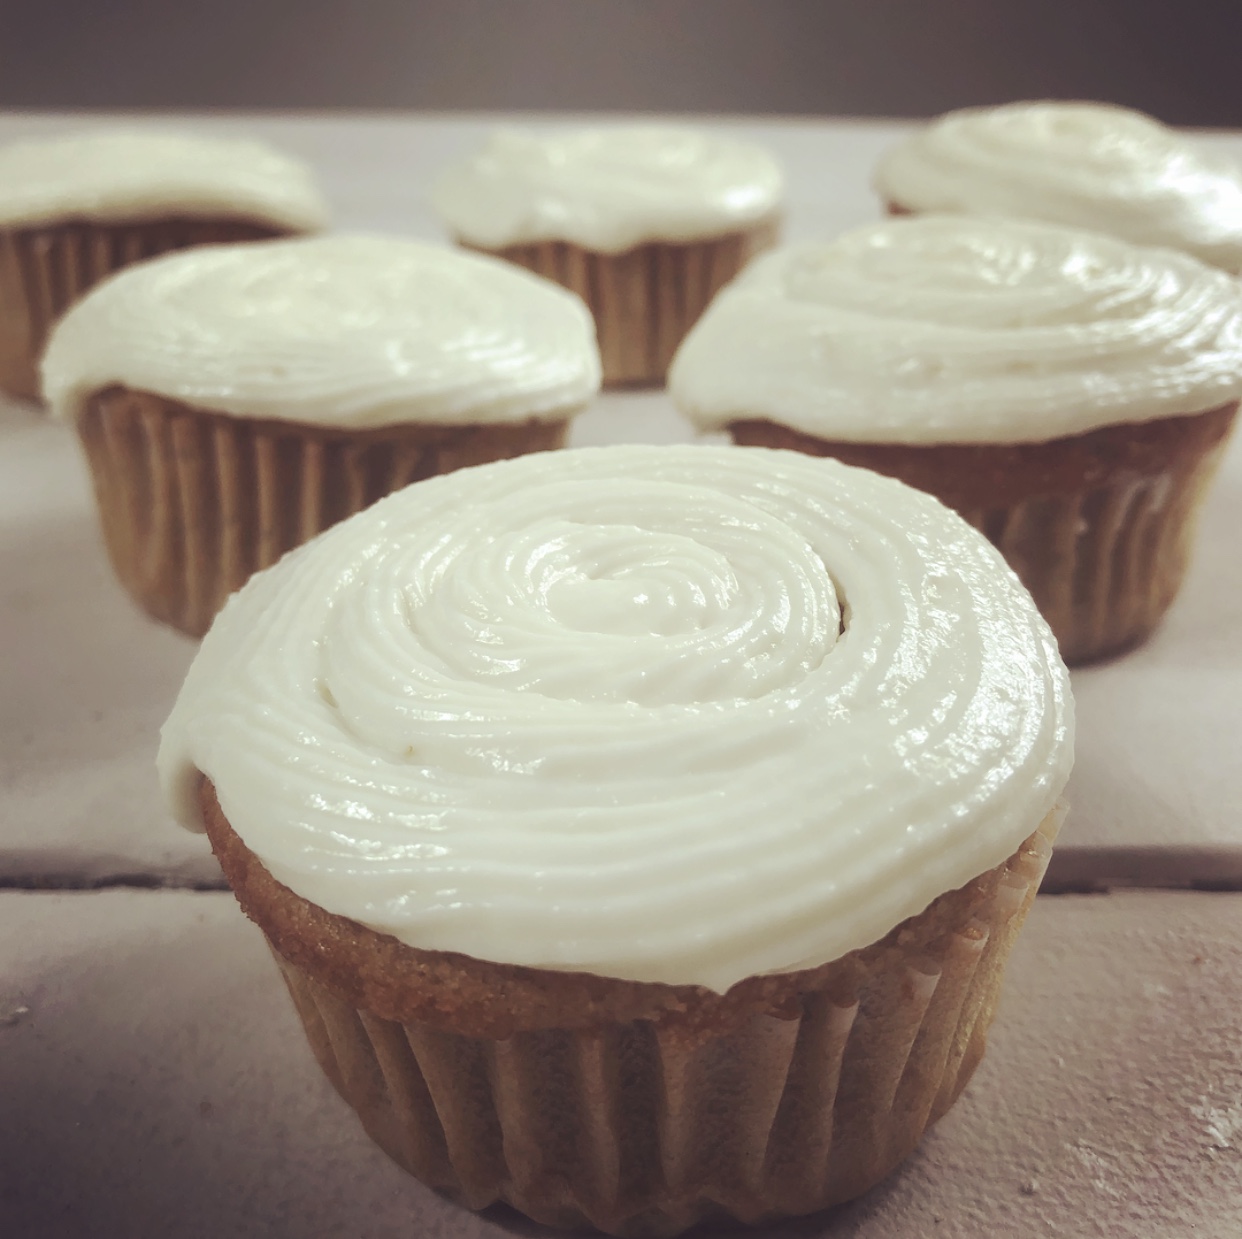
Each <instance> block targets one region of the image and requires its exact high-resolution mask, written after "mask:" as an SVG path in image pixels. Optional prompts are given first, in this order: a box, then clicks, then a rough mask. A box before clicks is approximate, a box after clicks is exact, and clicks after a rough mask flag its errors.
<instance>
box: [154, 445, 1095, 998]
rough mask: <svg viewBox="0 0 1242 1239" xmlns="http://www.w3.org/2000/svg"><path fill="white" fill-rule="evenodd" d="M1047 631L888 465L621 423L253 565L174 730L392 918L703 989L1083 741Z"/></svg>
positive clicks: (1002, 573) (895, 905)
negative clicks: (606, 437)
mask: <svg viewBox="0 0 1242 1239" xmlns="http://www.w3.org/2000/svg"><path fill="white" fill-rule="evenodd" d="M1072 731H1073V720H1072V702H1071V698H1070V692H1069V681H1068V677H1067V673H1066V671H1065V667H1064V665H1063V664H1062V662H1061V659H1060V657H1059V655H1058V653H1057V647H1056V642H1055V640H1054V639H1053V637H1052V636H1051V634H1050V633H1049V631H1048V628H1047V626H1046V625H1045V623H1044V621H1043V620H1042V619H1041V618H1040V616H1039V615H1038V613H1037V612H1036V610H1035V607H1034V605H1033V604H1032V602H1031V599H1030V596H1029V595H1028V594H1027V592H1026V591H1025V590H1024V589H1023V588H1022V587H1021V585H1020V584H1019V583H1018V581H1017V578H1016V577H1014V575H1013V574H1012V573H1011V572H1010V571H1009V569H1008V568H1007V567H1006V566H1005V564H1004V563H1003V561H1002V560H1001V558H1000V556H999V555H998V554H997V552H996V551H995V550H994V549H993V548H992V547H991V546H990V545H988V543H987V542H986V541H985V540H984V539H983V538H982V536H981V535H979V534H978V533H976V532H975V531H974V530H973V529H971V528H970V527H969V526H967V525H966V524H965V523H964V522H963V521H962V520H960V519H959V518H958V517H956V516H955V515H953V514H952V513H951V512H949V511H948V510H947V509H946V508H944V507H943V506H941V505H940V504H939V503H937V502H936V501H935V500H934V499H932V498H930V497H928V496H926V495H923V494H920V493H919V492H917V491H914V490H912V489H910V488H908V487H905V486H902V485H901V484H900V483H897V482H894V481H891V480H889V479H887V478H882V477H879V476H878V475H875V474H872V473H869V472H866V471H863V470H856V469H850V468H847V467H845V466H843V465H840V464H838V463H836V462H833V461H824V460H816V459H813V458H810V457H807V456H802V455H799V454H795V453H786V452H770V451H765V450H761V449H747V448H730V447H707V446H701V445H682V446H676V447H612V448H604V449H581V450H576V451H564V452H555V453H546V454H542V455H536V456H528V457H525V458H522V459H518V460H514V461H506V462H502V463H500V464H497V465H485V466H482V467H480V468H473V469H465V470H461V471H459V472H457V473H454V474H451V475H448V476H444V477H439V478H435V479H433V480H431V481H428V482H420V483H418V484H417V485H415V486H412V487H409V488H407V489H406V490H404V491H401V492H399V493H397V494H395V495H393V496H391V497H389V498H387V499H384V500H382V501H381V502H379V503H378V504H376V505H375V506H373V507H372V508H370V509H368V510H367V511H366V512H364V513H361V514H360V515H358V516H355V517H353V518H351V519H350V520H348V521H345V522H344V523H343V524H341V525H338V526H336V527H335V528H333V529H331V530H329V531H328V532H327V533H325V534H323V535H322V536H321V537H319V538H317V539H316V540H315V541H313V542H312V543H310V544H308V545H307V546H304V547H302V548H301V549H299V550H297V551H294V552H292V553H291V554H290V555H288V556H286V557H285V559H283V560H282V561H281V562H280V563H279V564H278V565H277V566H275V567H274V568H272V569H270V570H268V571H266V572H262V573H259V574H258V575H256V576H255V577H254V578H252V579H251V581H250V582H249V583H248V584H247V585H246V586H245V587H244V588H243V589H242V590H241V592H240V593H238V594H236V595H234V596H233V598H232V599H230V601H229V603H228V605H227V606H226V607H225V609H224V611H223V612H222V613H221V614H220V615H219V616H218V617H217V619H216V622H215V624H214V626H213V627H212V629H211V631H210V632H209V633H208V635H207V637H206V639H205V640H204V642H203V645H202V647H201V649H200V651H199V653H198V656H197V657H196V659H195V661H194V664H193V666H192V667H191V669H190V673H189V676H188V677H187V679H186V682H185V686H184V687H183V689H182V691H181V695H180V697H179V698H178V700H177V704H176V706H175V708H174V709H173V712H172V714H171V716H170V717H169V719H168V721H167V723H166V724H165V726H164V729H163V740H162V744H161V747H160V755H159V767H160V773H161V777H162V780H163V783H164V786H165V790H166V793H167V795H168V796H169V799H170V803H171V804H172V806H173V807H174V810H175V812H176V814H177V816H178V818H179V819H180V820H181V821H182V822H183V823H185V824H187V825H189V826H192V827H193V826H196V825H199V824H200V819H199V812H198V807H197V802H196V799H195V789H196V782H197V772H199V771H201V772H203V773H205V774H206V775H207V776H208V777H210V778H211V780H212V781H213V783H214V784H215V787H216V791H217V793H218V795H219V799H220V803H221V806H222V808H223V810H224V813H225V815H226V816H227V818H228V819H229V821H230V822H231V824H232V825H233V827H234V829H235V830H236V831H237V833H238V834H239V835H240V836H241V838H242V839H243V840H244V841H245V843H246V844H247V845H248V846H249V847H250V848H251V849H252V850H253V851H254V852H255V853H256V854H257V855H258V856H259V857H260V858H261V859H262V860H263V862H264V864H265V865H266V866H267V867H268V869H269V870H270V871H271V872H272V873H273V874H274V875H275V876H276V877H277V878H279V879H280V880H281V881H282V882H284V883H286V884H287V885H288V886H289V887H291V888H292V889H293V890H294V891H296V892H298V893H299V894H301V895H302V896H304V897H305V898H307V899H310V900H312V901H313V902H315V903H317V904H319V905H320V906H322V907H324V908H326V909H328V910H329V911H332V912H336V913H340V914H342V915H345V916H348V917H352V918H354V919H355V920H358V921H360V922H362V923H364V924H367V925H370V926H373V927H375V928H376V929H379V930H383V931H385V932H388V933H391V934H394V935H396V936H397V937H398V938H400V939H401V940H403V941H405V942H408V943H411V944H413V945H416V946H419V947H424V948H431V949H442V950H450V951H458V952H464V953H465V954H468V955H471V956H474V957H476V958H480V959H486V960H491V961H497V962H502V963H514V964H526V965H534V966H538V967H547V968H554V969H572V970H585V971H589V972H592V973H596V974H599V975H604V976H613V977H621V978H631V979H638V980H658V981H665V982H672V983H697V984H700V985H704V986H708V987H710V988H712V989H715V990H718V991H723V990H725V989H726V988H728V987H729V986H730V985H732V984H733V983H735V982H737V981H739V980H741V979H742V978H744V977H746V976H750V975H754V974H763V973H771V972H779V971H785V970H789V969H796V968H799V967H803V966H810V965H815V964H819V963H822V962H825V961H827V960H829V959H832V958H835V957H837V956H839V955H840V954H842V953H843V952H846V951H849V950H850V949H852V948H855V947H861V946H864V945H866V944H868V943H870V942H872V941H874V940H875V939H877V938H879V937H881V936H882V935H883V934H885V933H886V932H887V931H888V930H889V929H891V928H892V927H893V926H894V925H896V924H897V923H899V922H900V921H901V920H902V919H903V918H905V917H907V916H910V915H912V914H915V913H917V912H919V911H920V910H921V909H923V908H924V907H925V906H926V905H927V904H928V903H929V902H930V901H931V900H932V899H933V898H935V897H936V896H937V895H939V894H941V893H943V892H944V891H946V890H949V889H951V888H955V887H957V886H958V885H960V884H962V883H964V882H966V881H968V880H969V879H971V878H973V877H975V876H977V875H978V874H980V873H982V872H983V871H985V870H987V869H988V868H990V867H991V866H993V865H996V864H998V863H1000V862H1001V861H1002V860H1003V859H1004V858H1005V857H1007V856H1008V855H1010V854H1011V853H1012V852H1013V851H1014V850H1015V848H1016V847H1017V845H1018V844H1019V843H1020V842H1021V841H1022V839H1023V838H1025V836H1026V835H1028V834H1029V833H1030V832H1031V831H1033V830H1034V828H1035V827H1036V826H1037V825H1038V824H1039V822H1040V821H1041V820H1042V819H1043V817H1044V816H1045V814H1047V813H1048V812H1049V810H1050V809H1051V807H1052V806H1053V805H1054V803H1055V801H1056V799H1057V797H1058V794H1059V793H1060V792H1061V790H1062V788H1063V787H1064V785H1065V782H1066V778H1067V777H1068V774H1069V769H1070V764H1071V761H1072V753H1071V748H1072Z"/></svg>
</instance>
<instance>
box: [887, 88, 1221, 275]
mask: <svg viewBox="0 0 1242 1239" xmlns="http://www.w3.org/2000/svg"><path fill="white" fill-rule="evenodd" d="M875 187H876V190H877V191H878V192H879V193H880V195H881V196H882V197H883V198H885V199H886V200H887V201H889V202H890V203H892V204H894V205H896V206H901V207H905V208H907V209H908V210H913V211H953V212H959V211H961V212H967V213H970V214H984V215H988V214H995V215H1013V216H1017V217H1018V218H1019V219H1043V220H1048V221H1049V222H1050V223H1055V224H1067V225H1070V226H1072V227H1077V228H1090V229H1093V230H1095V231H1098V232H1107V233H1111V234H1112V235H1114V236H1118V237H1122V238H1123V239H1125V240H1127V241H1132V242H1134V243H1135V244H1137V245H1166V246H1169V247H1170V248H1172V249H1179V250H1183V251H1185V252H1186V253H1189V254H1194V255H1195V257H1197V258H1199V259H1201V260H1202V261H1203V262H1206V263H1208V264H1210V265H1212V266H1216V267H1222V268H1223V269H1225V270H1226V271H1234V272H1236V271H1239V270H1242V168H1239V167H1237V166H1236V165H1235V164H1232V163H1229V162H1227V161H1225V160H1221V159H1218V158H1216V157H1214V156H1212V155H1210V154H1208V153H1207V152H1205V151H1201V150H1199V149H1198V148H1197V147H1195V146H1193V145H1192V144H1191V143H1190V142H1188V141H1187V140H1186V139H1185V138H1183V137H1181V136H1180V135H1179V134H1177V133H1175V132H1174V131H1173V130H1171V129H1168V128H1166V127H1165V126H1164V125H1162V124H1160V123H1159V122H1158V121H1155V120H1153V119H1152V118H1151V117H1150V116H1145V115H1144V114H1143V113H1142V112H1132V111H1130V110H1129V109H1127V108H1119V107H1113V106H1111V105H1106V104H1101V103H1050V102H1045V103H1013V104H1009V105H1007V106H1005V107H998V108H968V109H965V110H963V111H960V112H950V113H949V114H948V115H947V116H942V117H941V118H940V119H939V120H937V121H935V122H933V123H932V124H931V125H928V126H927V127H926V128H924V129H922V130H920V131H919V132H918V133H916V134H914V135H913V136H912V137H910V138H908V139H907V140H906V141H905V142H903V143H901V145H899V146H897V147H896V148H894V149H893V150H891V151H889V152H888V154H887V155H886V156H885V157H884V159H883V160H882V161H881V163H880V166H879V167H878V169H877V170H876V174H875Z"/></svg>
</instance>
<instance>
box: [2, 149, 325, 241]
mask: <svg viewBox="0 0 1242 1239" xmlns="http://www.w3.org/2000/svg"><path fill="white" fill-rule="evenodd" d="M169 217H179V218H187V217H188V218H198V219H201V218H229V219H233V218H237V219H246V220H254V221H257V222H261V223H270V224H274V225H278V226H280V227H283V228H288V229H290V230H291V231H295V232H313V231H316V230H317V229H320V228H322V227H323V226H324V224H325V223H326V222H327V217H328V210H327V205H326V203H325V202H324V199H323V195H322V194H320V192H319V190H318V188H317V187H316V185H315V182H314V180H313V179H312V177H311V174H310V171H309V170H308V169H307V168H306V167H305V166H304V165H302V164H300V163H298V162H297V161H296V160H294V159H290V158H289V157H288V156H287V155H282V154H280V152H279V151H274V150H272V149H271V147H268V146H264V145H263V144H262V143H259V142H250V141H244V140H241V139H237V138H207V137H201V136H196V135H192V134H174V133H158V132H149V131H146V130H133V131H130V130H99V131H92V132H89V133H80V134H73V135H70V136H68V137H54V138H40V139H31V140H28V141H24V142H17V143H14V144H13V145H11V146H5V147H0V226H3V227H7V228H13V227H22V226H29V225H33V224H48V223H56V222H59V221H62V220H95V221H97V222H101V223H121V222H139V221H142V220H150V219H166V218H169Z"/></svg>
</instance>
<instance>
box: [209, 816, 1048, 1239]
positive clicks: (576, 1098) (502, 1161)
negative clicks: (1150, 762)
mask: <svg viewBox="0 0 1242 1239" xmlns="http://www.w3.org/2000/svg"><path fill="white" fill-rule="evenodd" d="M1063 812H1064V809H1063V807H1062V806H1058V808H1057V809H1056V810H1054V812H1053V813H1052V814H1050V815H1049V817H1048V819H1047V820H1046V821H1045V822H1044V823H1043V824H1042V825H1041V827H1040V829H1039V830H1038V831H1037V832H1036V834H1034V835H1032V836H1031V838H1030V839H1028V840H1027V841H1026V843H1024V844H1023V846H1022V848H1020V849H1019V850H1018V852H1016V853H1015V854H1014V855H1013V856H1012V857H1011V858H1010V859H1009V860H1008V861H1007V862H1005V864H1004V865H1002V866H1000V867H998V869H997V870H995V871H993V872H992V873H991V874H989V875H986V876H987V877H989V878H993V877H994V878H995V879H996V880H995V881H993V882H992V883H991V884H990V886H988V887H987V888H986V889H987V891H988V893H987V894H986V896H983V897H980V898H979V899H976V900H974V901H971V902H966V903H965V904H964V905H963V906H960V907H957V909H956V910H955V911H954V913H953V919H952V920H951V921H950V922H949V923H947V924H942V925H940V926H938V928H937V931H936V932H935V933H934V934H931V935H930V936H929V935H927V934H924V935H922V936H921V937H920V935H919V933H918V928H919V926H920V922H923V923H924V924H927V923H930V921H923V918H931V920H934V919H935V918H936V917H937V915H938V914H939V915H941V916H943V909H942V908H941V909H939V911H938V905H941V904H942V901H943V900H945V899H948V898H949V897H948V896H946V897H942V900H937V901H936V902H934V903H933V904H932V905H931V907H930V908H929V909H928V910H927V911H926V912H925V913H923V914H921V917H915V918H912V919H911V920H910V921H907V922H905V924H904V925H903V926H901V927H898V929H897V930H894V931H893V933H892V934H890V935H889V936H888V937H887V938H886V939H885V940H884V942H883V944H880V945H882V946H883V947H884V949H883V950H879V951H874V952H872V953H866V952H864V953H856V956H854V957H845V960H844V961H842V963H843V965H847V966H843V967H842V969H841V971H840V972H835V971H833V969H832V968H830V969H828V970H815V971H813V972H808V973H801V974H795V977H796V978H797V979H798V981H799V982H800V981H801V979H802V978H808V979H809V978H815V979H814V980H808V982H807V986H806V988H805V989H793V988H792V986H791V993H790V995H789V997H788V999H787V1000H786V1001H785V1002H784V1003H783V1006H782V1008H781V1009H780V1010H767V1011H756V1012H754V1013H751V1014H747V1015H744V1016H743V1017H741V1018H739V1019H736V1020H731V1021H724V1022H722V1023H721V1024H720V1026H719V1027H717V1028H714V1029H713V1028H712V1027H711V1026H710V1024H709V1025H708V1026H707V1027H706V1028H704V1027H701V1026H700V1027H697V1028H695V1029H694V1030H693V1032H691V1033H687V1030H686V1027H685V1025H684V1024H682V1023H678V1022H677V1021H668V1020H663V1019H660V1018H655V1019H639V1020H632V1021H625V1022H613V1023H605V1024H602V1025H597V1026H592V1027H586V1028H583V1027H572V1028H546V1027H545V1028H537V1029H533V1030H531V1031H517V1032H515V1033H513V1034H512V1035H510V1036H507V1037H504V1038H500V1039H488V1038H482V1037H475V1036H463V1035H458V1034H456V1033H454V1032H452V1031H446V1030H445V1029H444V1028H442V1027H432V1026H429V1025H428V1024H425V1023H419V1022H397V1021H394V1020H391V1019H385V1018H382V1017H380V1016H378V1015H376V1014H374V1013H373V1012H372V1011H370V1010H368V1009H366V1008H360V1007H359V1006H358V1005H357V1004H356V1003H355V1002H351V1001H349V1000H348V999H346V998H344V997H342V996H341V995H340V994H339V993H338V992H337V991H336V990H335V989H333V988H332V987H331V986H329V985H327V984H324V983H323V982H322V981H321V980H317V979H315V978H314V977H313V976H311V975H310V973H309V972H308V971H307V970H306V969H305V968H304V967H302V966H299V965H298V964H295V963H293V962H290V960H289V959H288V958H286V957H285V956H282V954H281V952H280V950H279V949H278V947H277V946H276V945H275V944H274V943H273V944H272V949H273V953H274V954H275V955H276V959H277V962H278V964H279V965H280V968H281V971H282V973H283V975H284V978H285V981H286V983H287V985H288V988H289V991H290V993H291V995H292V997H293V1001H294V1004H295V1006H296V1008H297V1011H298V1014H299V1016H300V1017H301V1021H302V1024H303V1027H304V1028H305V1031H306V1035H307V1037H308V1039H309V1041H310V1045H311V1048H312V1050H313V1051H314V1054H315V1057H316V1058H317V1059H318V1061H319V1063H320V1065H321V1066H322V1068H323V1070H324V1071H325V1073H326V1074H327V1076H328V1078H329V1079H330V1080H331V1081H332V1083H333V1085H334V1086H335V1087H336V1089H337V1091H338V1092H339V1093H340V1094H341V1095H342V1097H344V1098H345V1100H346V1101H347V1102H348V1103H349V1104H350V1105H351V1106H352V1107H353V1108H354V1110H355V1111H356V1112H357V1114H358V1116H359V1118H360V1119H361V1120H362V1124H363V1126H364V1127H365V1128H366V1130H367V1132H368V1133H369V1134H370V1135H371V1137H372V1138H373V1139H374V1140H375V1141H376V1142H377V1143H378V1144H379V1145H380V1147H381V1148H383V1149H384V1150H385V1152H387V1153H388V1154H389V1156H391V1157H392V1158H393V1159H394V1160H395V1161H396V1162H398V1163H399V1164H400V1165H401V1166H403V1167H404V1168H405V1169H407V1170H408V1171H410V1172H411V1173H412V1174H414V1175H416V1176H417V1177H418V1178H419V1179H421V1180H423V1181H424V1182H425V1183H428V1184H430V1185H431V1186H432V1187H435V1188H438V1189H439V1190H441V1191H442V1192H445V1193H447V1194H449V1195H451V1196H453V1197H455V1198H456V1199H458V1200H460V1201H461V1202H462V1203H463V1204H465V1205H467V1206H469V1207H470V1208H474V1209H479V1208H484V1207H486V1206H488V1205H490V1204H492V1203H495V1202H498V1201H503V1202H506V1203H508V1204H509V1205H511V1206H513V1207H514V1208H516V1209H518V1210H519V1211H521V1212H522V1213H524V1214H526V1215H527V1216H528V1217H531V1218H533V1219H535V1220H536V1221H538V1222H541V1223H544V1224H547V1225H550V1226H558V1227H582V1226H593V1227H595V1228H597V1229H599V1230H602V1231H605V1232H607V1233H609V1234H614V1235H624V1236H631V1235H633V1236H649V1235H654V1236H668V1235H676V1234H678V1233H680V1232H681V1231H683V1230H685V1229H686V1228H687V1227H689V1226H692V1225H695V1224H696V1223H698V1222H702V1221H705V1220H712V1219H715V1220H726V1219H727V1220H730V1221H738V1222H742V1223H748V1224H753V1223H757V1222H763V1221H767V1220H772V1219H776V1218H779V1217H784V1216H790V1215H798V1214H804V1213H809V1212H813V1211H815V1210H819V1209H823V1208H826V1207H828V1206H830V1205H834V1204H837V1203H840V1202H842V1201H845V1200H849V1199H851V1198H853V1197H855V1196H857V1195H859V1194H861V1193H862V1192H864V1191H866V1190H867V1189H868V1188H870V1187H871V1186H873V1185H874V1184H875V1183H877V1182H878V1181H879V1180H880V1179H882V1178H883V1177H884V1176H885V1175H887V1174H888V1173H889V1172H890V1171H891V1170H892V1169H893V1168H894V1167H895V1166H896V1165H897V1164H898V1163H899V1162H900V1161H901V1160H902V1159H903V1158H905V1157H906V1156H907V1155H908V1154H909V1153H910V1152H911V1151H912V1150H913V1149H914V1147H915V1145H916V1144H917V1143H918V1141H919V1139H920V1137H921V1136H922V1134H923V1132H924V1131H925V1130H926V1129H927V1128H928V1127H929V1126H930V1125H931V1124H932V1123H934V1122H935V1121H936V1120H937V1119H938V1118H939V1117H940V1116H941V1115H943V1114H944V1113H945V1112H946V1111H947V1110H948V1109H949V1107H950V1106H951V1105H952V1104H953V1102H954V1101H955V1100H956V1098H957V1097H958V1095H959V1094H960V1092H961V1091H962V1089H963V1088H964V1087H965V1085H966V1083H967V1081H968V1080H969V1079H970V1077H971V1074H972V1073H973V1071H974V1069H975V1067H976V1066H977V1064H978V1063H979V1060H980V1058H981V1057H982V1055H983V1051H984V1045H985V1041H986V1036H987V1030H988V1026H989V1024H990V1023H991V1021H992V1016H993V1012H994V1010H995V1007H996V1002H997V996H998V991H999V988H1000V983H1001V976H1002V972H1003V969H1004V965H1005V961H1006V958H1007V957H1008V954H1009V951H1010V948H1011V946H1012V944H1013V941H1014V938H1015V937H1016V935H1017V933H1018V930H1019V928H1020V927H1021V924H1022V921H1023V919H1024V918H1025V916H1026V913H1027V911H1028V909H1029V907H1030V904H1031V901H1032V900H1033V898H1034V895H1035V892H1036V890H1037V888H1038V886H1039V882H1040V879H1041V877H1042V875H1043V872H1044V869H1045V867H1046V865H1047V861H1048V857H1049V855H1050V852H1051V846H1052V841H1053V839H1054V838H1055V835H1056V832H1057V830H1058V828H1059V826H1060V822H1061V819H1062V816H1063ZM213 842H215V839H214V837H213ZM226 868H231V866H226ZM230 876H231V877H232V876H233V875H232V874H230ZM235 885H236V883H235ZM243 903H244V904H245V903H247V900H246V899H243ZM247 910H248V911H250V912H251V914H252V915H255V913H254V911H253V909H252V908H251V907H248V908H247ZM256 919H259V920H260V924H262V919H261V917H260V916H258V915H256ZM269 942H270V939H269ZM859 959H861V960H863V961H864V962H863V964H862V965H861V966H860V965H859V963H858V960H859Z"/></svg>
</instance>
